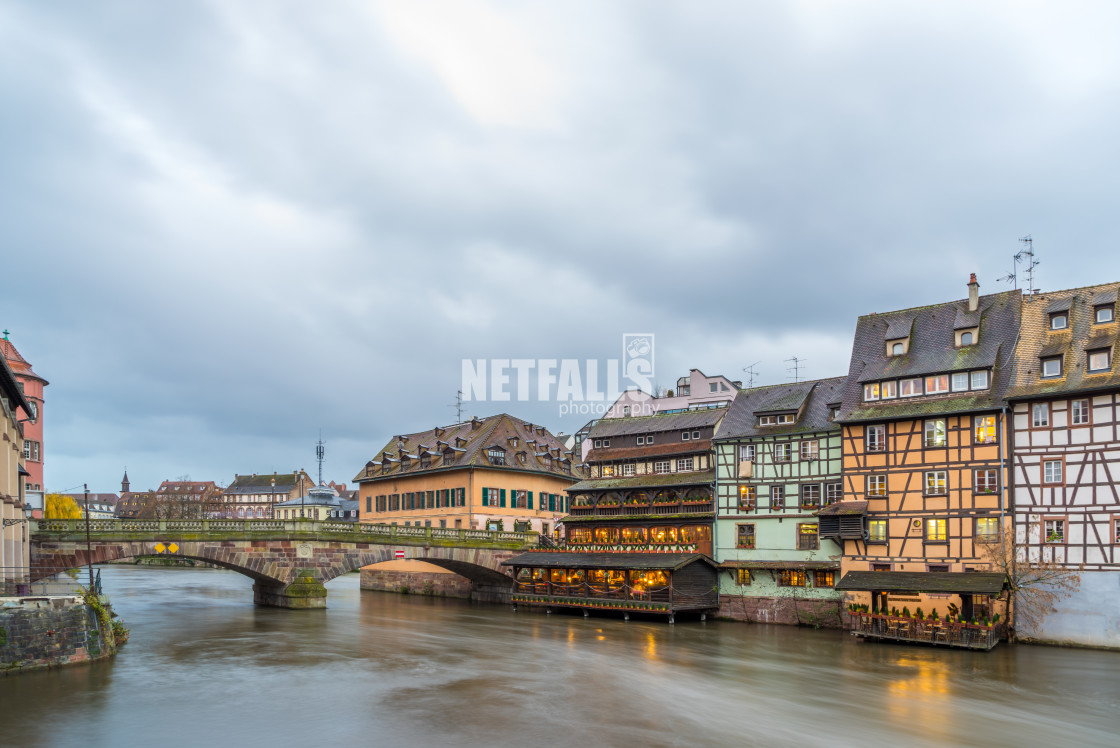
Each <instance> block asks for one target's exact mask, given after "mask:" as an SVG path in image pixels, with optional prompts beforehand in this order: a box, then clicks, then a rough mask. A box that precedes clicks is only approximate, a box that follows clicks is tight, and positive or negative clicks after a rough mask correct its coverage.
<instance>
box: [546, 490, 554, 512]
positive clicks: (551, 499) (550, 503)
mask: <svg viewBox="0 0 1120 748" xmlns="http://www.w3.org/2000/svg"><path fill="white" fill-rule="evenodd" d="M548 511H550V512H555V511H556V494H554V493H550V494H549V495H548Z"/></svg>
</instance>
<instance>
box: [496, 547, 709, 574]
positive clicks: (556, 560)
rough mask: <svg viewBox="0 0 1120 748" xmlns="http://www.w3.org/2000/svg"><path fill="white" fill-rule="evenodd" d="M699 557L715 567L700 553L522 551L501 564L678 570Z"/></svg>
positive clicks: (571, 567) (562, 567) (698, 559)
mask: <svg viewBox="0 0 1120 748" xmlns="http://www.w3.org/2000/svg"><path fill="white" fill-rule="evenodd" d="M697 561H700V562H703V563H706V564H707V565H708V566H711V567H713V568H714V567H715V563H714V562H713V561H712V560H711V559H710V558H708V557H707V556H705V555H703V554H700V553H568V552H563V551H561V552H540V553H522V554H521V555H519V556H514V557H513V558H510V559H506V560H505V561H503V562H502V566H536V567H539V568H553V569H557V568H558V569H671V570H674V571H675V570H677V569H680V568H682V567H685V566H688V565H689V564H693V563H696V562H697Z"/></svg>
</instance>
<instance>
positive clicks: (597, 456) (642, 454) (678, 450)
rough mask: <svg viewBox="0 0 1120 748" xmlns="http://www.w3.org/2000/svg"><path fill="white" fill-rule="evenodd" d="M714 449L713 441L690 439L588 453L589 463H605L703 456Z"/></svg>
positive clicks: (599, 449) (603, 448)
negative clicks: (693, 455) (665, 457)
mask: <svg viewBox="0 0 1120 748" xmlns="http://www.w3.org/2000/svg"><path fill="white" fill-rule="evenodd" d="M711 448H712V440H711V439H690V440H688V441H686V442H685V441H680V440H679V439H678V440H677V441H666V442H662V443H660V444H649V445H645V446H641V447H637V446H634V447H599V448H598V449H594V448H592V449H591V450H590V451H589V452H588V453H587V462H589V463H594V462H605V461H607V460H644V459H649V458H650V457H664V456H666V455H669V456H673V457H686V456H688V455H690V454H701V453H704V452H707V451H708V450H710V449H711Z"/></svg>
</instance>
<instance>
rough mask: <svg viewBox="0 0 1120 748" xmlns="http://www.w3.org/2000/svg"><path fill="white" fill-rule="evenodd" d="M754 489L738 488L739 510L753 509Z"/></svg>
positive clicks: (752, 487) (748, 487)
mask: <svg viewBox="0 0 1120 748" xmlns="http://www.w3.org/2000/svg"><path fill="white" fill-rule="evenodd" d="M754 502H755V487H754V486H739V508H740V509H754Z"/></svg>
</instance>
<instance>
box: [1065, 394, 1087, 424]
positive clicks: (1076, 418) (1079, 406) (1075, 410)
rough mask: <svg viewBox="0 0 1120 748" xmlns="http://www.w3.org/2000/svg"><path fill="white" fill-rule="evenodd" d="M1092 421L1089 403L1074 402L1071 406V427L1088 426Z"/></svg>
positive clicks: (1084, 401)
mask: <svg viewBox="0 0 1120 748" xmlns="http://www.w3.org/2000/svg"><path fill="white" fill-rule="evenodd" d="M1090 420H1091V416H1090V410H1089V401H1088V400H1072V401H1070V404H1069V422H1070V425H1071V426H1086V425H1088V424H1089V422H1090Z"/></svg>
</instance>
